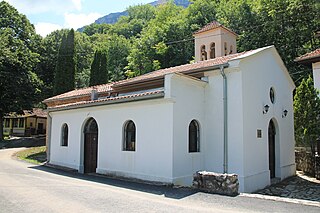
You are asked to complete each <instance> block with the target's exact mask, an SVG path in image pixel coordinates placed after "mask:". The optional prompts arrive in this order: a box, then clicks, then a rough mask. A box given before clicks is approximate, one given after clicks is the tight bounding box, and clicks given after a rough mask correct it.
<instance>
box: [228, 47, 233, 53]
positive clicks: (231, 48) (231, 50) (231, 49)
mask: <svg viewBox="0 0 320 213" xmlns="http://www.w3.org/2000/svg"><path fill="white" fill-rule="evenodd" d="M232 53H233V46H232V45H231V46H230V52H229V54H232Z"/></svg>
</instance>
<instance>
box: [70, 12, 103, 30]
mask: <svg viewBox="0 0 320 213" xmlns="http://www.w3.org/2000/svg"><path fill="white" fill-rule="evenodd" d="M100 17H102V15H101V14H99V13H89V14H84V13H79V14H75V13H65V14H64V20H65V24H64V27H66V28H74V29H75V30H76V29H78V28H80V27H83V26H85V25H88V24H91V23H93V22H94V21H95V20H97V19H98V18H100Z"/></svg>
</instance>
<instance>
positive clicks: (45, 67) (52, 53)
mask: <svg viewBox="0 0 320 213" xmlns="http://www.w3.org/2000/svg"><path fill="white" fill-rule="evenodd" d="M66 33H68V30H66V29H64V30H56V31H54V32H52V33H50V34H49V35H48V36H46V37H45V38H44V39H43V40H42V44H41V49H40V63H39V64H38V66H37V69H36V73H37V75H38V77H39V78H40V79H41V80H42V81H43V87H42V88H41V91H42V93H41V100H44V99H46V98H49V97H51V96H52V95H53V85H54V74H55V67H56V64H57V57H58V51H59V46H60V44H61V40H62V37H63V35H64V34H66Z"/></svg>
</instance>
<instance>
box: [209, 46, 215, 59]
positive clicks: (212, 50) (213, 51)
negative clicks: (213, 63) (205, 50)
mask: <svg viewBox="0 0 320 213" xmlns="http://www.w3.org/2000/svg"><path fill="white" fill-rule="evenodd" d="M214 58H216V43H215V42H212V43H211V44H210V59H214Z"/></svg>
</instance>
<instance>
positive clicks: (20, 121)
mask: <svg viewBox="0 0 320 213" xmlns="http://www.w3.org/2000/svg"><path fill="white" fill-rule="evenodd" d="M21 124H22V125H21ZM19 128H24V118H20V119H19Z"/></svg>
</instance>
